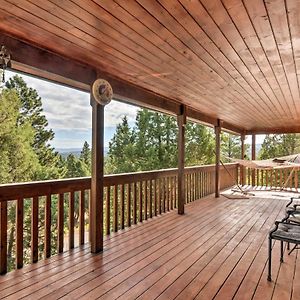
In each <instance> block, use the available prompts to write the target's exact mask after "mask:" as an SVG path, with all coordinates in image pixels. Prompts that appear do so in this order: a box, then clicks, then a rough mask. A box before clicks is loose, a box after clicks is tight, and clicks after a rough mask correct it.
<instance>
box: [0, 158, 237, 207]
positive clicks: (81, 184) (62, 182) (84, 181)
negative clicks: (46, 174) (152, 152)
mask: <svg viewBox="0 0 300 300" xmlns="http://www.w3.org/2000/svg"><path fill="white" fill-rule="evenodd" d="M237 165H238V164H237V163H228V164H226V167H227V168H235V167H236V166H237ZM214 167H215V165H201V166H193V167H186V168H185V173H192V172H196V171H199V170H201V171H203V172H209V171H213V170H214ZM176 175H177V168H172V169H162V170H153V171H145V172H134V173H123V174H111V175H105V176H104V186H112V185H118V184H126V183H132V182H138V181H144V180H154V179H159V178H163V177H167V176H176ZM90 185H91V178H90V177H81V178H70V179H54V180H45V181H35V182H21V183H9V184H1V185H0V201H8V200H16V199H18V198H20V197H22V198H31V197H35V196H46V195H55V194H60V193H67V192H71V191H80V190H87V189H90Z"/></svg>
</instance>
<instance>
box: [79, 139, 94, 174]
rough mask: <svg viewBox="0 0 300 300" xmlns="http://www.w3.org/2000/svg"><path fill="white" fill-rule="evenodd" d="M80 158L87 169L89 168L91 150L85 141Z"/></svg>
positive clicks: (90, 164)
mask: <svg viewBox="0 0 300 300" xmlns="http://www.w3.org/2000/svg"><path fill="white" fill-rule="evenodd" d="M80 159H81V160H82V161H83V162H84V163H85V164H86V166H87V168H88V169H89V170H91V168H92V152H91V149H90V145H89V143H88V142H87V141H85V142H84V144H83V147H82V150H81V152H80ZM90 172H91V171H90Z"/></svg>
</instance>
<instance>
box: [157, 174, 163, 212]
mask: <svg viewBox="0 0 300 300" xmlns="http://www.w3.org/2000/svg"><path fill="white" fill-rule="evenodd" d="M157 185H158V191H157V193H158V198H157V210H158V212H157V213H158V214H159V215H160V214H161V197H162V192H161V190H162V187H161V178H160V179H158V182H157Z"/></svg>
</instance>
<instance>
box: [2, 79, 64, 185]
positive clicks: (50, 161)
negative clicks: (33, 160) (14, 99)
mask: <svg viewBox="0 0 300 300" xmlns="http://www.w3.org/2000/svg"><path fill="white" fill-rule="evenodd" d="M6 89H7V90H13V91H15V93H16V94H17V95H18V98H19V100H20V103H21V106H20V108H19V115H18V122H17V126H20V127H22V126H23V124H30V126H31V127H32V129H33V131H34V137H33V139H32V142H31V146H32V148H33V149H34V151H35V153H36V154H37V156H38V159H39V163H40V165H41V170H40V172H39V174H38V176H37V178H36V179H40V180H41V179H53V178H59V177H61V176H62V175H63V174H64V172H65V170H64V168H61V165H60V157H59V154H58V153H57V152H55V151H54V149H53V148H52V147H51V146H50V145H49V142H50V141H51V140H52V139H53V138H54V132H53V130H52V129H47V126H48V121H47V119H46V117H45V115H43V107H42V100H41V97H40V96H39V95H38V93H37V91H36V90H35V89H33V88H30V87H28V86H27V84H26V82H25V81H24V80H23V78H22V77H20V76H18V75H15V76H13V77H12V78H10V79H9V80H8V81H7V82H6Z"/></svg>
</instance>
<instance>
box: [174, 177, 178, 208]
mask: <svg viewBox="0 0 300 300" xmlns="http://www.w3.org/2000/svg"><path fill="white" fill-rule="evenodd" d="M177 180H178V177H177V176H175V186H174V194H175V197H174V208H177V206H178V205H177V204H178V195H177V186H178V184H177Z"/></svg>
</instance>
